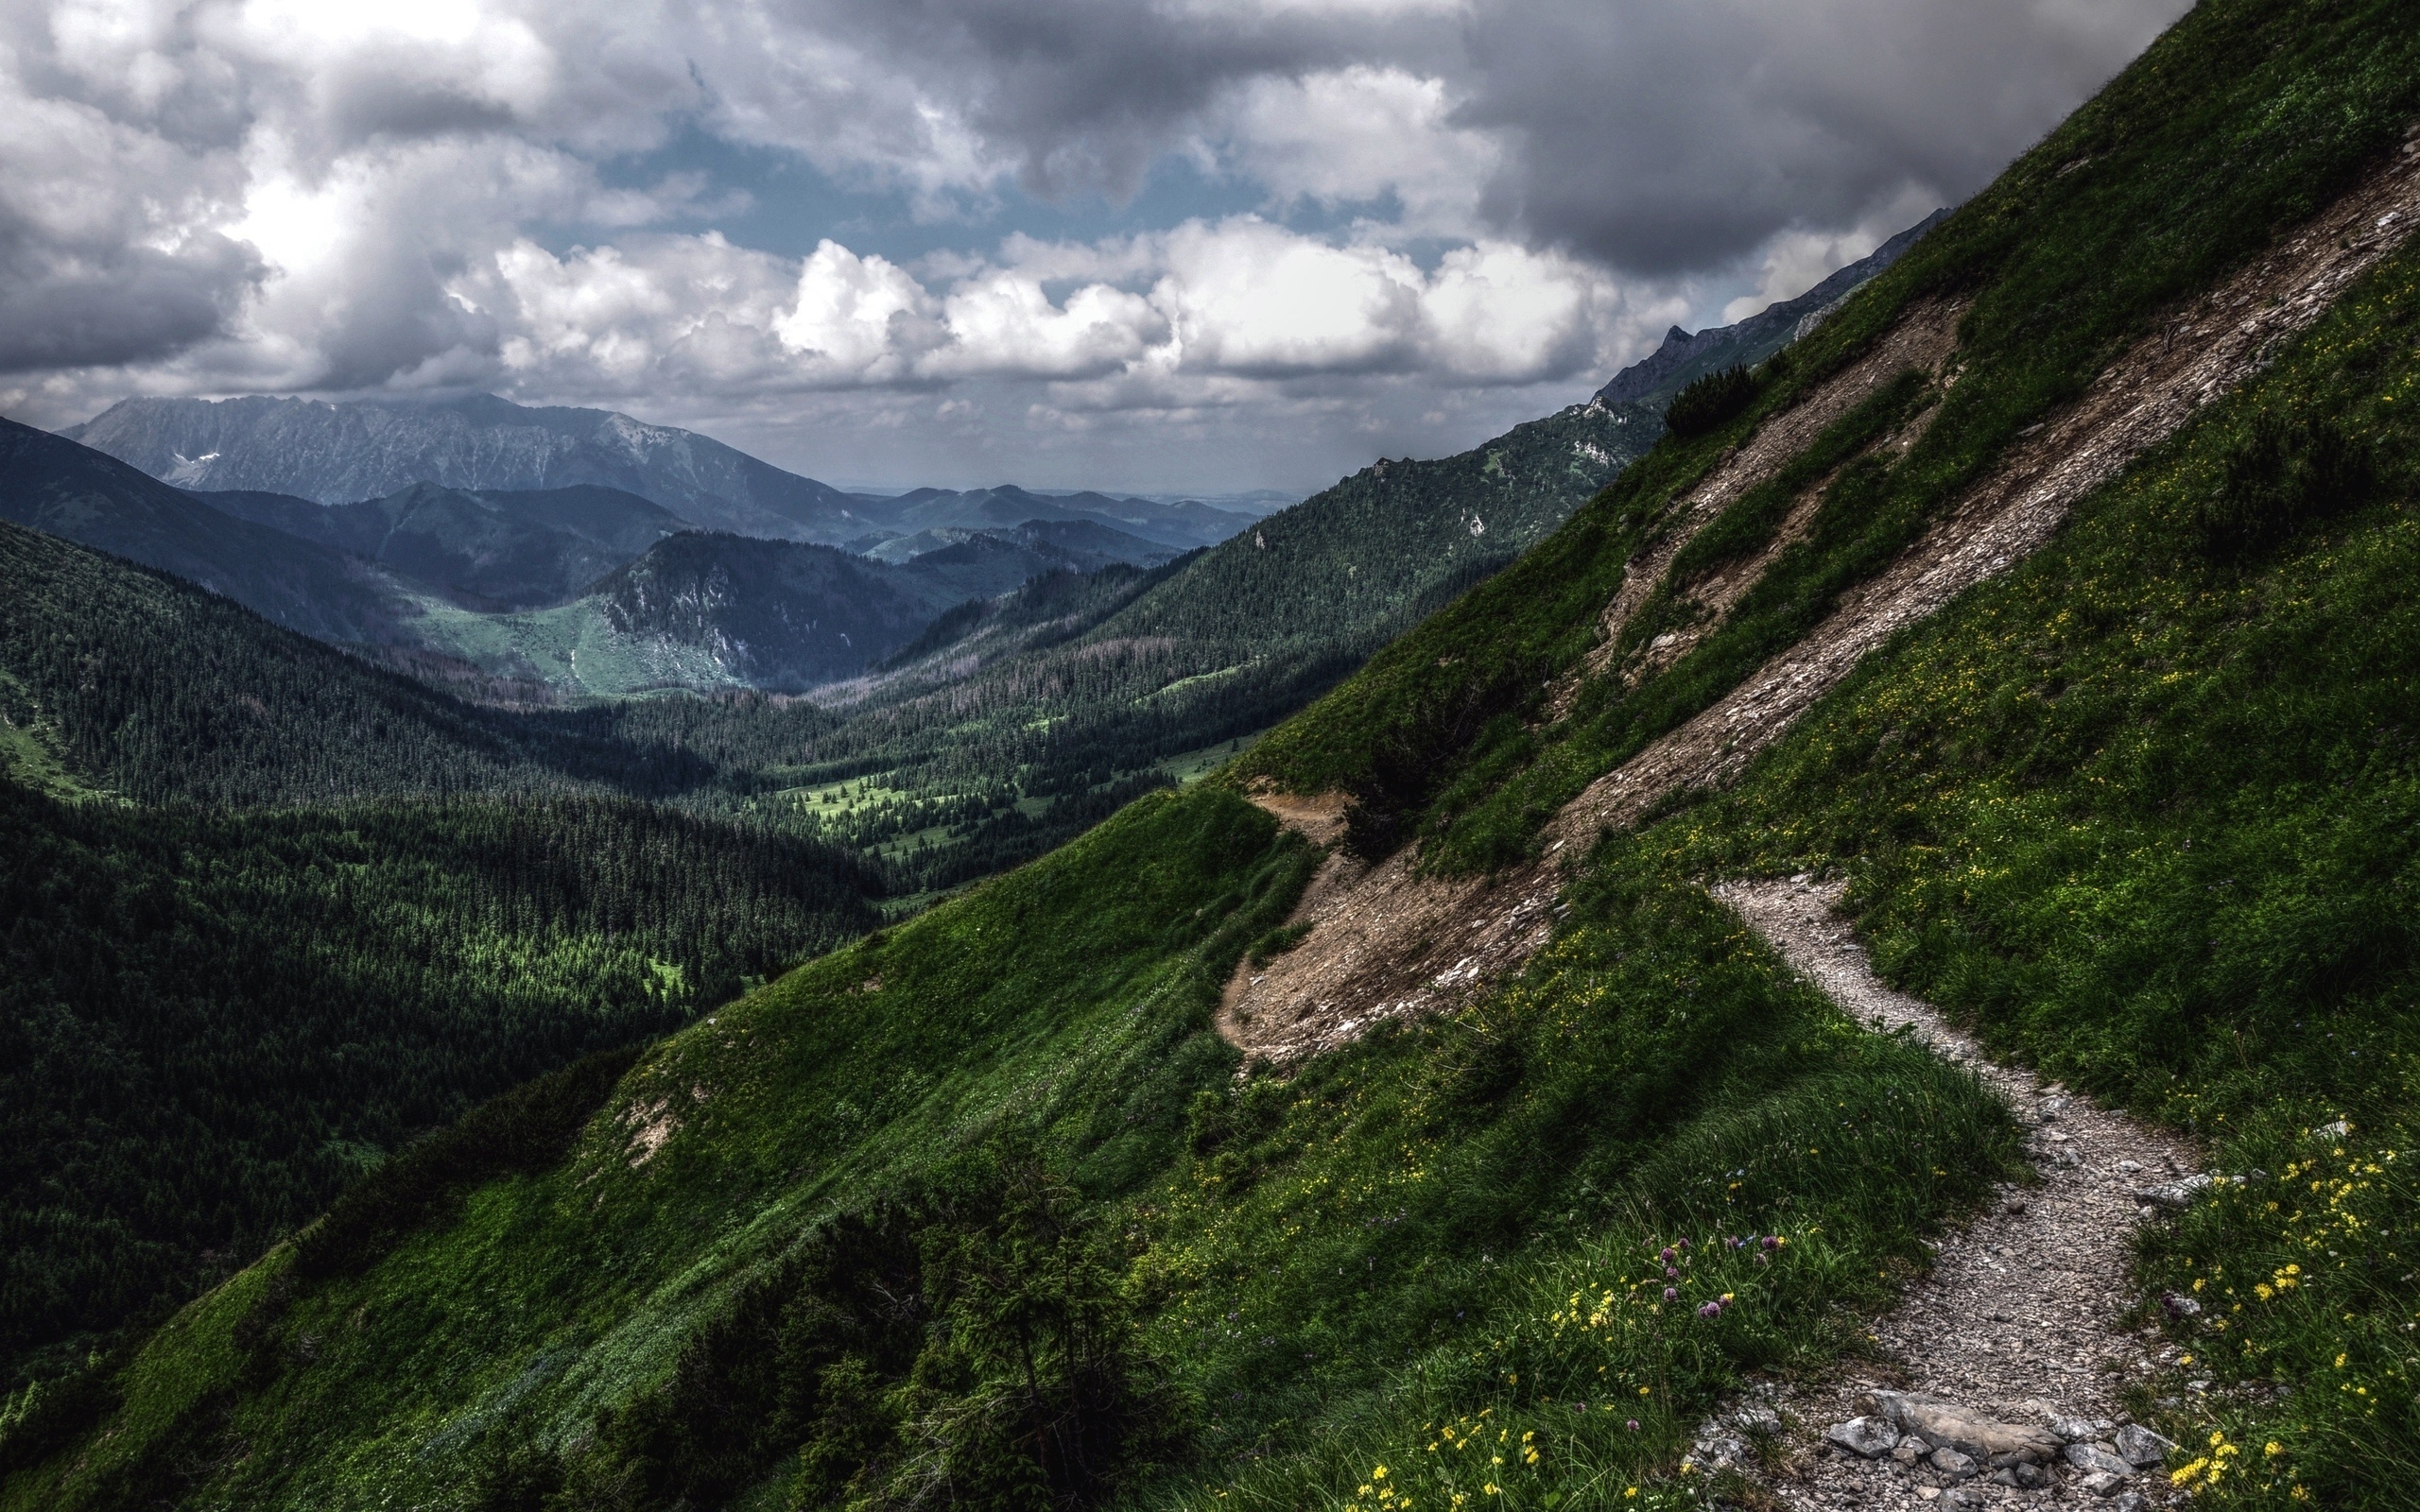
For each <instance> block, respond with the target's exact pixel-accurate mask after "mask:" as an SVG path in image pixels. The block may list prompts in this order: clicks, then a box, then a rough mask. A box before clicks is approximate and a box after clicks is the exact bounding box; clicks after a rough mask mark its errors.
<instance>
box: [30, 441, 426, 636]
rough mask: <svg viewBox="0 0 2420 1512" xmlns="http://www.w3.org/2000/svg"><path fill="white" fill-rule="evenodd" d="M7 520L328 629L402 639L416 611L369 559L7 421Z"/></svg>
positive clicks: (295, 625) (316, 630) (324, 632)
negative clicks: (241, 515)
mask: <svg viewBox="0 0 2420 1512" xmlns="http://www.w3.org/2000/svg"><path fill="white" fill-rule="evenodd" d="M0 520H10V521H14V522H16V523H17V524H21V525H28V526H31V527H32V528H34V529H36V530H42V531H46V532H48V533H49V534H51V535H54V536H61V537H64V538H66V539H67V540H70V541H79V542H81V543H83V544H85V545H88V546H93V547H95V548H97V549H99V550H101V551H106V552H111V553H113V554H115V555H117V556H120V557H124V558H127V559H129V560H130V561H137V562H141V563H143V564H144V565H146V566H149V567H157V568H159V569H161V570H162V571H164V572H170V573H174V574H176V575H177V576H180V577H182V578H184V579H186V580H187V581H189V582H194V583H199V584H200V585H201V586H202V587H204V588H207V589H209V590H211V591H212V592H213V593H223V594H225V595H227V596H228V597H229V598H233V599H234V600H236V601H238V602H240V603H243V604H245V605H248V606H250V607H251V609H253V610H257V611H258V612H260V613H262V614H265V615H267V616H268V618H270V619H271V620H274V621H275V622H276V623H278V624H280V625H283V626H285V627H287V628H289V629H294V630H300V631H302V633H303V634H306V635H312V636H317V637H319V638H320V639H321V640H326V641H382V640H392V639H396V638H399V637H402V636H404V635H406V629H405V626H406V622H407V621H408V620H409V619H410V618H411V617H412V612H413V611H412V609H411V606H410V604H409V602H408V601H407V600H406V598H405V597H404V595H402V594H401V593H398V592H397V591H396V589H395V586H394V585H393V584H392V583H391V582H389V581H388V580H387V579H386V578H384V577H383V576H381V575H380V574H378V573H377V572H376V571H375V570H374V569H372V568H371V567H370V566H369V564H368V563H366V562H363V561H361V560H359V559H357V558H352V557H349V556H347V555H345V554H344V553H342V552H340V551H337V550H335V549H333V548H331V547H328V546H325V545H320V544H319V543H316V542H313V541H303V540H300V539H297V538H296V537H293V536H289V535H287V534H285V532H283V531H281V530H276V529H272V528H269V527H268V526H265V525H262V524H256V523H253V522H251V521H249V520H241V519H236V518H234V517H232V516H229V515H226V514H222V513H220V512H219V511H217V510H216V509H213V508H211V507H208V506H206V505H203V504H201V503H199V502H197V501H196V500H195V499H194V498H192V497H191V496H190V495H188V494H186V493H184V492H183V491H182V490H177V489H173V488H170V487H168V486H167V485H166V484H164V483H160V482H157V481H155V480H154V479H152V478H149V477H147V476H145V475H144V474H143V473H142V472H137V471H136V470H135V469H133V468H131V467H129V466H127V465H126V464H125V463H123V462H119V461H117V460H115V459H113V458H112V457H109V456H105V455H102V454H100V453H98V452H95V451H94V450H92V449H91V448H89V447H84V446H79V445H78V444H76V443H75V442H73V441H70V440H66V439H62V438H60V437H57V436H52V435H49V434H47V433H45V432H43V431H38V430H34V429H33V428H31V427H30V426H26V425H19V424H17V423H15V422H14V421H7V420H0Z"/></svg>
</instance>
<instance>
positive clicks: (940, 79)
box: [829, 0, 1423, 198]
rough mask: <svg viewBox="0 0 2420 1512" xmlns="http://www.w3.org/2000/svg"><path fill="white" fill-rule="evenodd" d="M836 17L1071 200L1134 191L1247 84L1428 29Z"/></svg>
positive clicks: (1001, 14)
mask: <svg viewBox="0 0 2420 1512" xmlns="http://www.w3.org/2000/svg"><path fill="white" fill-rule="evenodd" d="M829 19H830V21H831V22H833V23H837V24H838V29H839V30H840V31H841V32H842V33H843V34H844V35H849V36H852V37H856V38H861V39H864V40H865V41H866V42H867V43H872V44H873V45H875V46H878V47H880V48H881V49H882V50H883V51H884V52H885V53H886V54H887V55H888V56H889V57H890V59H891V60H894V61H895V62H896V63H897V64H898V66H900V67H902V68H903V69H906V70H908V71H911V72H913V73H914V74H915V75H917V76H918V77H921V78H922V79H923V80H924V81H925V85H926V87H927V88H928V89H929V90H931V91H932V92H933V93H934V94H938V95H939V96H941V97H942V98H944V99H948V100H951V101H952V102H953V103H955V104H957V105H958V106H959V108H960V109H961V110H962V111H963V112H964V113H965V115H966V118H967V120H968V121H969V123H970V124H972V125H973V126H974V127H975V128H976V129H977V130H978V131H979V132H981V133H982V135H983V136H984V137H985V138H986V139H988V140H989V141H990V142H991V143H992V144H994V146H996V147H999V148H1003V149H1005V150H1006V152H1007V154H1008V155H1009V156H1010V157H1011V159H1012V161H1013V162H1014V163H1015V164H1016V175H1017V180H1018V183H1019V186H1020V187H1022V188H1024V189H1025V190H1027V191H1028V192H1029V193H1032V194H1036V195H1041V196H1044V197H1047V198H1059V197H1063V196H1064V195H1067V194H1070V193H1074V192H1079V191H1087V190H1089V191H1097V192H1099V193H1102V194H1106V195H1108V196H1110V197H1112V198H1122V197H1124V196H1126V195H1128V194H1131V193H1132V191H1133V190H1134V189H1135V187H1136V186H1137V185H1138V184H1139V183H1140V182H1141V180H1142V178H1143V176H1144V174H1145V173H1146V172H1147V171H1148V170H1149V169H1150V165H1151V163H1152V161H1153V160H1154V159H1155V158H1157V157H1158V156H1159V155H1160V154H1161V153H1162V152H1164V151H1166V150H1167V148H1168V147H1169V146H1171V145H1173V144H1174V143H1175V142H1176V141H1177V140H1178V139H1179V138H1180V137H1182V136H1183V135H1184V134H1185V133H1186V132H1187V131H1189V130H1191V129H1195V128H1196V127H1197V126H1198V125H1199V123H1200V120H1201V115H1202V113H1203V112H1205V111H1206V110H1207V109H1208V108H1209V107H1210V106H1212V105H1213V104H1214V103H1215V102H1216V101H1217V100H1218V99H1219V96H1220V95H1221V94H1223V93H1224V92H1226V91H1227V90H1228V89H1230V88H1232V87H1233V86H1235V85H1236V84H1237V83H1239V82H1241V81H1244V80H1247V79H1252V78H1256V77H1267V76H1271V75H1278V76H1298V75H1300V74H1303V73H1305V72H1308V71H1311V70H1314V69H1320V68H1329V67H1337V66H1340V65H1342V64H1345V63H1348V62H1351V61H1353V60H1357V59H1359V58H1362V57H1365V56H1368V55H1370V54H1372V53H1392V52H1396V51H1400V50H1402V49H1403V48H1404V46H1405V45H1406V44H1407V43H1409V42H1410V41H1411V38H1412V34H1414V33H1415V32H1417V31H1419V30H1421V29H1423V28H1422V27H1421V26H1417V25H1411V24H1406V23H1404V22H1399V21H1387V20H1379V21H1377V22H1375V23H1372V22H1370V21H1368V20H1367V19H1366V18H1363V19H1362V20H1361V21H1360V22H1359V23H1358V24H1357V25H1353V26H1341V25H1339V24H1338V23H1337V21H1336V19H1335V18H1333V17H1330V16H1322V15H1320V14H1317V13H1315V12H1308V11H1291V10H1280V11H1277V12H1275V13H1259V14H1254V13H1251V12H1249V11H1248V10H1246V9H1242V8H1236V9H1227V10H1223V11H1221V10H1213V9H1209V8H1206V7H1174V6H1152V5H1137V4H1134V3H1132V0H1039V3H1034V0H842V3H841V4H839V5H838V6H835V7H834V8H833V9H832V11H831V12H830V16H829Z"/></svg>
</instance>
